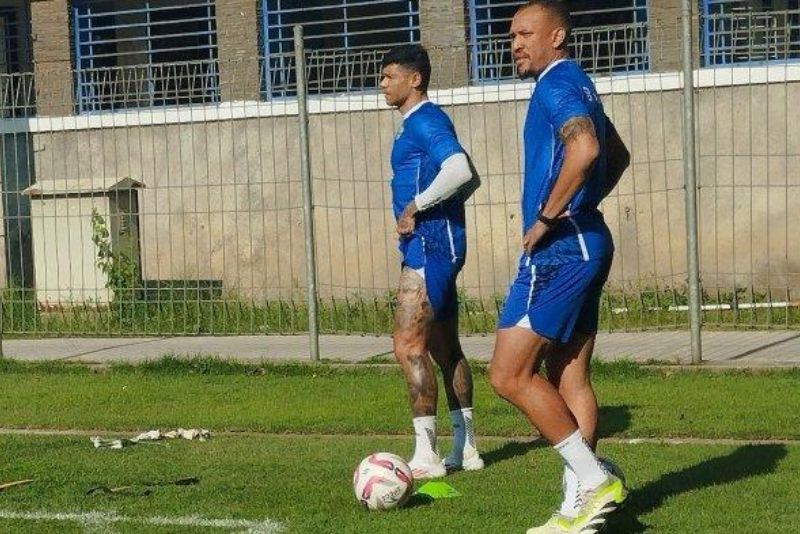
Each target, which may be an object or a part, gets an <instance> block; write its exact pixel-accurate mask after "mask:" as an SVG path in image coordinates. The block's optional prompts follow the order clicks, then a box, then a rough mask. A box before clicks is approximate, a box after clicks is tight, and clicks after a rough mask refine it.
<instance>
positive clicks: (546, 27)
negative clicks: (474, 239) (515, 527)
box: [490, 0, 630, 534]
mask: <svg viewBox="0 0 800 534" xmlns="http://www.w3.org/2000/svg"><path fill="white" fill-rule="evenodd" d="M510 34H511V39H512V46H511V48H512V53H513V56H514V62H515V64H516V68H517V72H518V74H519V76H520V77H521V78H534V79H535V80H536V85H535V88H534V91H533V94H532V95H531V100H530V104H529V108H528V112H527V117H526V120H525V126H524V135H523V137H524V143H523V144H524V150H525V154H524V179H523V191H522V219H523V228H522V231H523V234H524V237H523V242H522V244H523V247H524V251H523V253H522V255H521V257H520V263H519V271H518V275H517V278H516V279H515V280H514V282H513V283H512V285H511V288H510V289H509V293H508V297H507V299H506V303H505V305H504V308H503V310H502V313H501V316H500V319H499V321H498V330H497V339H496V344H495V349H494V355H493V357H492V362H491V370H490V380H491V384H492V386H493V388H494V389H495V391H496V392H497V393H498V394H499V395H500V396H501V397H503V398H504V399H506V400H507V401H509V402H510V403H511V404H513V405H514V406H516V407H517V408H518V409H519V410H520V411H521V412H523V413H524V414H525V416H526V417H527V418H528V420H529V421H530V422H531V423H532V424H533V426H535V427H536V428H537V429H538V431H539V433H540V434H541V436H542V437H544V438H545V439H546V440H548V441H549V442H550V443H551V444H552V445H553V446H554V448H555V450H556V451H557V452H558V453H559V454H560V455H561V457H562V459H563V462H564V475H563V481H564V501H563V502H562V505H561V507H560V509H559V510H558V511H557V512H556V513H555V514H554V515H553V516H552V517H551V518H550V520H549V521H547V522H546V523H545V524H544V525H542V526H541V527H536V528H532V529H530V530H529V531H528V532H529V533H534V534H535V533H539V534H543V533H564V532H569V533H577V532H581V533H593V532H598V531H600V530H601V529H602V527H603V526H604V524H605V521H606V518H607V516H608V514H610V513H612V512H613V511H614V510H615V509H616V508H618V507H619V506H620V505H621V504H622V503H623V502H624V501H625V499H626V496H627V489H626V488H625V485H624V483H623V481H622V480H621V479H620V478H618V477H617V476H616V475H614V474H613V473H612V472H611V470H610V469H609V468H608V467H607V465H608V464H605V463H604V462H603V461H602V460H601V459H599V458H598V457H597V455H596V453H595V446H596V440H597V437H596V427H597V413H598V408H597V399H596V397H595V394H594V390H593V388H592V384H591V380H590V376H589V362H590V360H591V357H592V352H593V349H594V342H595V336H596V332H597V322H598V311H599V304H600V294H601V291H602V288H603V284H604V283H605V281H606V279H607V277H608V272H609V269H610V267H611V259H612V256H613V253H614V244H613V242H612V239H611V233H610V232H609V230H608V227H607V226H606V224H605V222H604V220H603V215H602V214H601V213H600V211H598V209H597V208H598V205H599V204H600V201H601V200H602V199H603V198H605V196H606V195H608V193H609V192H610V191H611V190H612V189H613V188H614V186H615V185H616V183H617V181H618V180H619V178H620V177H621V175H622V173H623V172H624V170H625V169H626V168H627V166H628V165H629V163H630V155H629V153H628V150H627V149H626V148H625V145H624V144H623V142H622V141H621V139H620V138H619V135H618V134H617V132H616V130H615V128H614V127H613V125H612V124H611V122H610V121H609V119H608V117H607V116H606V114H605V112H604V110H603V105H602V103H601V102H600V99H599V97H598V95H597V91H596V89H595V87H594V84H593V83H592V81H591V80H590V79H589V77H588V76H587V75H586V74H585V73H584V71H583V70H582V69H581V67H580V66H579V65H578V64H576V63H575V62H573V61H571V60H570V59H569V52H568V42H569V35H570V14H569V11H568V9H567V7H566V6H565V3H564V2H562V1H558V0H532V1H530V2H528V3H527V4H525V5H523V6H522V7H521V8H520V9H519V10H518V11H517V13H516V15H515V16H514V19H513V21H512V23H511V31H510ZM543 364H544V365H545V366H546V367H547V377H544V376H541V375H540V372H539V371H540V368H541V366H542V365H543Z"/></svg>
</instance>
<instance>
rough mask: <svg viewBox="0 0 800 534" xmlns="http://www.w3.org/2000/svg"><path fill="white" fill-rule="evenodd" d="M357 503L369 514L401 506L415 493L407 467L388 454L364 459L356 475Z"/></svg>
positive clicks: (354, 479)
mask: <svg viewBox="0 0 800 534" xmlns="http://www.w3.org/2000/svg"><path fill="white" fill-rule="evenodd" d="M353 490H354V491H355V493H356V499H358V501H359V502H360V503H361V504H362V505H364V506H365V507H366V508H367V509H369V510H391V509H392V508H396V507H398V506H402V505H403V504H405V502H406V501H407V500H408V498H409V497H410V496H411V492H412V491H413V490H414V477H413V475H412V474H411V468H409V467H408V464H407V463H406V462H405V460H403V459H402V458H400V457H399V456H397V455H396V454H391V453H389V452H377V453H375V454H371V455H369V456H367V457H366V458H364V459H363V460H362V461H361V463H360V464H358V467H357V468H356V471H355V473H353Z"/></svg>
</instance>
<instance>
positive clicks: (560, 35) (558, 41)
mask: <svg viewBox="0 0 800 534" xmlns="http://www.w3.org/2000/svg"><path fill="white" fill-rule="evenodd" d="M566 41H567V30H565V29H564V28H556V29H555V30H553V48H562V47H565V46H566V45H567V43H566Z"/></svg>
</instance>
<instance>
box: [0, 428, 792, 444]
mask: <svg viewBox="0 0 800 534" xmlns="http://www.w3.org/2000/svg"><path fill="white" fill-rule="evenodd" d="M138 432H140V430H129V431H125V430H123V431H120V430H56V429H38V428H5V427H0V436H42V437H58V436H62V437H83V436H86V437H89V436H119V435H127V434H131V435H133V434H136V433H138ZM211 435H212V436H213V437H224V438H259V437H263V438H283V439H305V438H336V439H350V438H352V439H363V438H365V437H370V438H377V439H403V440H407V439H408V436H407V435H405V434H333V433H317V434H301V433H296V432H295V433H276V432H256V431H245V432H224V431H223V432H213V431H212V433H211ZM213 437H212V438H211V439H213ZM441 437H443V438H449V437H452V436H450V435H448V434H441ZM476 437H477V438H478V439H481V440H491V441H512V442H518V443H533V442H538V441H541V442H542V443H544V441H543V440H542V439H540V438H536V437H535V436H534V437H527V436H526V437H520V436H490V435H479V436H476ZM600 441H602V442H604V443H618V444H629V445H638V444H641V443H649V444H655V445H734V446H741V445H791V446H800V439H744V438H694V437H682V438H675V437H672V438H670V437H663V438H657V437H636V436H631V437H609V438H600ZM90 445H91V444H90Z"/></svg>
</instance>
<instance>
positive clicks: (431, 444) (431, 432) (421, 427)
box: [412, 415, 437, 461]
mask: <svg viewBox="0 0 800 534" xmlns="http://www.w3.org/2000/svg"><path fill="white" fill-rule="evenodd" d="M413 423H414V436H415V440H414V456H413V458H412V461H414V460H419V459H423V460H427V459H428V458H430V457H431V456H437V452H436V416H435V415H428V416H424V417H415V418H414V419H413Z"/></svg>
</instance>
